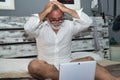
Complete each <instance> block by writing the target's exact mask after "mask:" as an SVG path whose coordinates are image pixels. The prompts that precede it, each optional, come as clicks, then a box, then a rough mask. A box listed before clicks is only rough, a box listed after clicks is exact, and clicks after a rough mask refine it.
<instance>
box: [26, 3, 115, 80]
mask: <svg viewBox="0 0 120 80" xmlns="http://www.w3.org/2000/svg"><path fill="white" fill-rule="evenodd" d="M64 13H68V14H69V15H71V16H72V18H73V21H71V20H64V17H63V15H64ZM91 23H92V20H91V19H90V18H89V17H88V16H87V15H86V14H85V13H83V12H82V10H78V11H75V10H72V9H69V8H67V7H65V6H64V5H63V4H62V3H60V2H58V1H50V2H48V4H47V5H46V6H45V9H44V10H43V11H42V12H41V13H40V14H39V16H34V17H32V18H31V19H30V20H29V21H28V22H27V23H26V24H25V30H26V32H28V33H29V34H30V35H31V36H34V37H35V38H36V42H37V48H38V59H39V60H37V59H35V60H32V61H31V62H30V64H29V65H28V70H29V73H30V74H31V75H32V76H33V77H35V78H38V79H39V80H44V79H49V78H50V79H52V80H58V77H59V70H58V65H59V64H60V63H63V62H73V61H89V60H93V58H91V57H85V58H82V59H76V60H72V56H71V40H72V37H73V36H74V35H75V34H77V33H78V32H81V31H83V30H85V29H87V28H88V27H89V26H90V24H91ZM95 78H96V80H117V78H115V77H113V76H112V75H111V74H109V73H108V71H106V70H105V69H104V68H103V67H101V66H99V65H97V68H96V77H95Z"/></svg>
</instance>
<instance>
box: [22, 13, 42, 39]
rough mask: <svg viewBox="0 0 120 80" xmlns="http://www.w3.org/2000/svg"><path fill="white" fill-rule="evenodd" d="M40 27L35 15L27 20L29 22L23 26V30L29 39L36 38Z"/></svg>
mask: <svg viewBox="0 0 120 80" xmlns="http://www.w3.org/2000/svg"><path fill="white" fill-rule="evenodd" d="M39 25H40V20H39V17H38V16H36V15H33V16H32V17H30V18H29V20H28V21H27V22H26V24H25V25H24V30H25V31H26V33H27V34H29V36H30V37H36V36H38V33H39V32H38V28H39Z"/></svg>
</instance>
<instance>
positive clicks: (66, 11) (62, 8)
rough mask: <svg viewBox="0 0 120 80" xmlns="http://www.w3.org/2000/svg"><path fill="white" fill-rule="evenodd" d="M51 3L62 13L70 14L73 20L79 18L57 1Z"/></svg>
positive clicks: (74, 12)
mask: <svg viewBox="0 0 120 80" xmlns="http://www.w3.org/2000/svg"><path fill="white" fill-rule="evenodd" d="M53 3H54V4H56V5H57V6H58V7H59V8H60V9H61V10H62V11H63V12H65V13H68V14H70V15H71V16H72V17H73V18H77V19H79V18H80V17H79V15H78V14H77V12H76V11H75V10H73V9H70V8H68V7H66V6H65V5H64V4H62V3H60V2H58V1H53Z"/></svg>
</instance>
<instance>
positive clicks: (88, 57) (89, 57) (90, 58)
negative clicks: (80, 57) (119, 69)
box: [86, 56, 94, 61]
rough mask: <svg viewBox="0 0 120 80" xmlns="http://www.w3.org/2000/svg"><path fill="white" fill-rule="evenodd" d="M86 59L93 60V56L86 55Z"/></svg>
mask: <svg viewBox="0 0 120 80" xmlns="http://www.w3.org/2000/svg"><path fill="white" fill-rule="evenodd" d="M86 59H87V60H88V61H93V60H94V58H93V57H91V56H87V57H86Z"/></svg>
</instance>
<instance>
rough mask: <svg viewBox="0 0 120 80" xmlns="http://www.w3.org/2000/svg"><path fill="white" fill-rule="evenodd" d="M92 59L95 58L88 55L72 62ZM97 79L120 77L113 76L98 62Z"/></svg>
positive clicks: (109, 79)
mask: <svg viewBox="0 0 120 80" xmlns="http://www.w3.org/2000/svg"><path fill="white" fill-rule="evenodd" d="M91 60H94V59H93V58H92V57H90V56H88V57H85V58H78V59H75V60H72V61H71V62H80V61H91ZM95 80H120V78H116V77H114V76H112V75H111V74H110V73H109V72H108V71H107V70H106V69H105V68H104V67H102V66H101V65H99V64H97V65H96V75H95Z"/></svg>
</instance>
